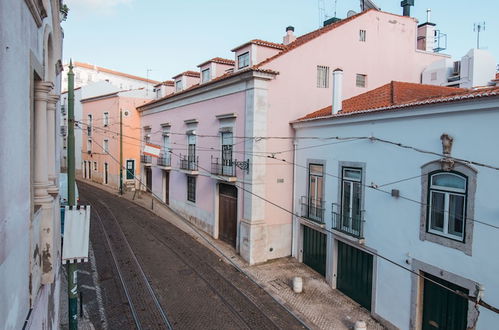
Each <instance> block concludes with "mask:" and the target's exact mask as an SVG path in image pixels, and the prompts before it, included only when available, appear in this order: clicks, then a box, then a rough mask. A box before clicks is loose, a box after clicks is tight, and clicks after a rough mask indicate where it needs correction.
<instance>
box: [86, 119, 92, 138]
mask: <svg viewBox="0 0 499 330" xmlns="http://www.w3.org/2000/svg"><path fill="white" fill-rule="evenodd" d="M92 125H93V118H92V115H88V122H87V135H88V136H89V137H90V136H92Z"/></svg>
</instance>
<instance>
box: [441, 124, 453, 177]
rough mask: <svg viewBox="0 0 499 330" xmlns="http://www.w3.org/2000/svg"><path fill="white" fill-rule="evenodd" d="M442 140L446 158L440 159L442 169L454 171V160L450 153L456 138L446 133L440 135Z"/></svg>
mask: <svg viewBox="0 0 499 330" xmlns="http://www.w3.org/2000/svg"><path fill="white" fill-rule="evenodd" d="M440 140H441V141H442V153H443V155H444V158H442V159H441V160H440V163H441V164H442V170H444V171H452V169H453V168H454V160H453V159H452V158H451V157H450V155H451V152H452V143H453V142H454V138H453V137H452V136H450V135H448V134H446V133H444V134H442V136H440Z"/></svg>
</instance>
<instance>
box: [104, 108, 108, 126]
mask: <svg viewBox="0 0 499 330" xmlns="http://www.w3.org/2000/svg"><path fill="white" fill-rule="evenodd" d="M103 125H104V127H107V126H109V112H104V118H103Z"/></svg>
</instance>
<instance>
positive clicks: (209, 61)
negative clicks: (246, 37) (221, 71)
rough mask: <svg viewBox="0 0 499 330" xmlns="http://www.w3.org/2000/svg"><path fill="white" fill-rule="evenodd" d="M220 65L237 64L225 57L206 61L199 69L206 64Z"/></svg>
mask: <svg viewBox="0 0 499 330" xmlns="http://www.w3.org/2000/svg"><path fill="white" fill-rule="evenodd" d="M211 62H213V63H218V64H227V65H234V64H236V61H234V60H230V59H228V58H223V57H214V58H212V59H209V60H208V61H204V62H203V63H201V64H199V65H198V68H199V67H201V66H203V65H205V64H206V63H211Z"/></svg>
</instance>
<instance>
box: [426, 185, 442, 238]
mask: <svg viewBox="0 0 499 330" xmlns="http://www.w3.org/2000/svg"><path fill="white" fill-rule="evenodd" d="M444 206H445V194H443V193H440V192H436V191H432V192H431V203H430V208H431V209H430V228H431V229H433V230H438V231H442V232H443V230H444Z"/></svg>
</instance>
